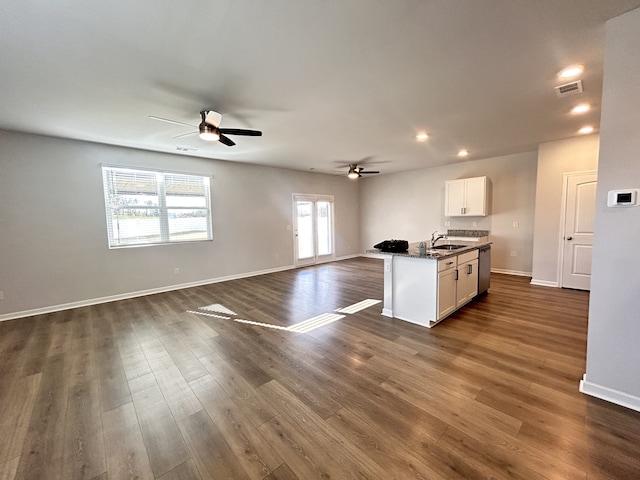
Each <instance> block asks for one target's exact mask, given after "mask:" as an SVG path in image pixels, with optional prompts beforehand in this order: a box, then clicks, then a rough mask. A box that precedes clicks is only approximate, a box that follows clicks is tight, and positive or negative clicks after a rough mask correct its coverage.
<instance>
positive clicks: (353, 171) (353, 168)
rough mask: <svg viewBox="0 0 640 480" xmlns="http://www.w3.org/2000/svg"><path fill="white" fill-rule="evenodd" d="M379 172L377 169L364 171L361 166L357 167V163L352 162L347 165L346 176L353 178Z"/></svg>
mask: <svg viewBox="0 0 640 480" xmlns="http://www.w3.org/2000/svg"><path fill="white" fill-rule="evenodd" d="M376 173H380V172H379V171H378V170H367V171H365V170H364V168H363V167H359V166H358V165H357V164H355V163H353V164H351V165H349V173H347V177H349V178H351V179H353V180H355V179H356V178H360V177H362V175H372V174H376Z"/></svg>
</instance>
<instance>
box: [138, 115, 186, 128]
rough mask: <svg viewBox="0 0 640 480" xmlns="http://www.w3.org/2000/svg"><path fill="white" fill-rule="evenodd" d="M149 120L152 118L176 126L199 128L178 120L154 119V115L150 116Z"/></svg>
mask: <svg viewBox="0 0 640 480" xmlns="http://www.w3.org/2000/svg"><path fill="white" fill-rule="evenodd" d="M149 118H152V119H153V120H160V121H161V122H167V123H173V124H174V125H184V126H185V127H193V128H198V126H197V125H189V124H188V123H182V122H178V121H176V120H169V119H168V118H162V117H154V116H153V115H149Z"/></svg>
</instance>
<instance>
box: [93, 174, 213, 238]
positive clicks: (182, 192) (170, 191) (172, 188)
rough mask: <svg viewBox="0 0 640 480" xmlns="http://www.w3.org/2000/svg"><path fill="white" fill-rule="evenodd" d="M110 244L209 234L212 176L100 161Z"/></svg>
mask: <svg viewBox="0 0 640 480" xmlns="http://www.w3.org/2000/svg"><path fill="white" fill-rule="evenodd" d="M102 178H103V184H104V197H105V205H106V213H107V231H108V234H109V247H111V248H113V247H125V246H131V245H157V244H162V243H174V242H191V241H202V240H212V239H213V234H212V228H211V195H210V178H209V177H203V176H197V175H188V174H181V173H172V172H171V173H170V172H158V171H151V170H134V169H130V168H121V167H107V166H103V167H102Z"/></svg>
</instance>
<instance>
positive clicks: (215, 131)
mask: <svg viewBox="0 0 640 480" xmlns="http://www.w3.org/2000/svg"><path fill="white" fill-rule="evenodd" d="M200 117H201V122H200V125H198V126H195V125H190V124H188V123H183V122H178V121H176V120H169V119H167V118H161V117H154V116H149V118H153V119H154V120H160V121H161V122H167V123H174V124H176V125H184V126H186V127H193V128H197V129H198V131H197V132H189V133H184V134H182V135H176V136H175V137H173V138H180V137H186V136H187V135H195V134H196V133H198V134H199V135H200V138H201V139H202V140H206V141H208V142H216V141H218V142H220V143H223V144H225V145H226V146H228V147H233V146H234V145H235V144H236V142H234V141H233V140H231V139H230V138H229V137H227V135H244V136H249V137H260V136H262V132H261V131H260V130H247V129H244V128H220V122H221V121H222V115H221V114H220V113H218V112H215V111H213V110H202V111H201V112H200Z"/></svg>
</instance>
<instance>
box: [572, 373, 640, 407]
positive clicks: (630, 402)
mask: <svg viewBox="0 0 640 480" xmlns="http://www.w3.org/2000/svg"><path fill="white" fill-rule="evenodd" d="M579 390H580V391H581V392H582V393H584V394H586V395H591V396H592V397H596V398H599V399H601V400H606V401H607V402H611V403H615V404H616V405H621V406H623V407H626V408H630V409H631V410H635V411H637V412H640V397H636V396H634V395H629V394H628V393H624V392H621V391H620V390H614V389H613V388H609V387H605V386H604V385H598V384H597V383H591V382H589V381H587V374H586V373H585V374H584V375H583V377H582V380H580V388H579Z"/></svg>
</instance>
